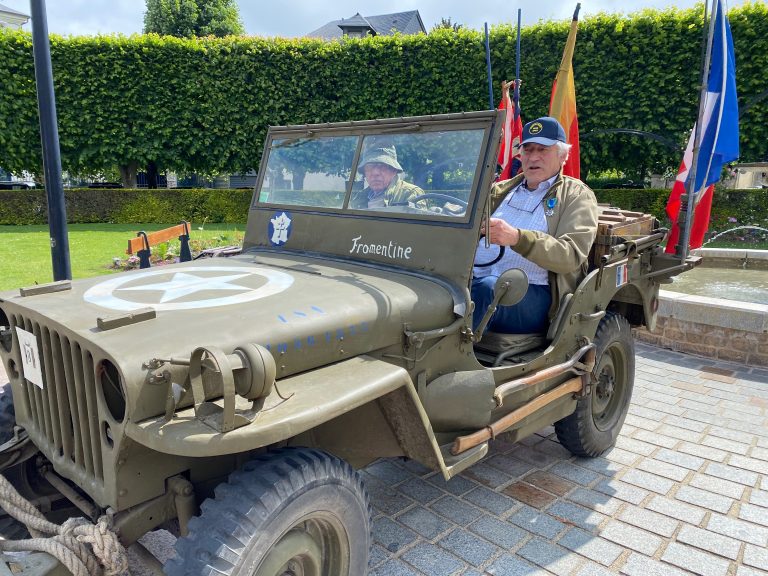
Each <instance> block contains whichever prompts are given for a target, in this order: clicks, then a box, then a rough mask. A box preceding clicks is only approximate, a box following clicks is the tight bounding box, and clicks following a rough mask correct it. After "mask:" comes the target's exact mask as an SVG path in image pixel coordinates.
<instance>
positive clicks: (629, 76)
mask: <svg viewBox="0 0 768 576" xmlns="http://www.w3.org/2000/svg"><path fill="white" fill-rule="evenodd" d="M702 14H703V10H702V6H701V5H699V7H698V8H695V9H690V10H677V9H669V10H665V11H651V10H645V11H642V12H638V13H635V14H632V15H629V16H627V15H622V14H600V15H598V16H595V17H592V18H587V19H585V20H584V21H583V22H581V23H580V27H579V33H578V40H577V44H576V51H575V56H574V70H575V79H576V91H577V101H578V108H579V125H580V129H581V139H582V163H583V170H582V174H584V175H587V173H588V172H590V171H591V172H594V173H596V172H598V171H602V170H607V169H616V170H619V171H621V172H623V173H624V174H625V175H627V177H631V178H633V179H635V180H637V181H640V177H641V176H644V175H646V174H647V173H649V172H659V173H662V172H664V171H665V170H666V171H671V172H674V171H675V170H676V168H677V166H678V165H679V162H680V157H681V151H679V150H675V149H673V148H668V147H665V146H664V145H662V144H660V143H658V142H656V141H654V140H651V139H641V138H638V137H636V136H629V135H626V134H610V133H605V132H601V131H604V130H610V129H616V128H622V129H634V130H643V131H648V132H652V133H654V134H657V135H659V136H661V137H664V138H666V139H667V140H668V141H671V142H672V143H673V144H677V145H679V146H682V145H683V144H684V143H685V141H686V140H687V135H688V132H689V131H690V129H691V127H692V125H693V122H694V120H695V117H696V111H697V107H696V103H697V98H698V90H697V85H698V83H699V82H700V78H699V69H700V54H701V51H700V43H701V30H702ZM729 17H730V21H731V25H732V29H733V38H734V42H735V47H736V58H737V71H738V72H737V85H738V93H739V100H740V104H741V107H742V111H743V112H744V115H743V117H742V131H741V146H742V160H743V161H758V160H765V159H767V158H768V99H761V98H762V97H763V96H765V95H766V92H765V81H764V78H765V70H766V69H768V6H767V5H766V4H765V3H762V2H757V3H747V4H744V5H742V6H739V7H737V8H734V9H732V10H731V11H730V12H729ZM568 27H569V23H568V22H542V23H538V24H535V25H532V26H527V27H525V28H524V29H523V31H522V35H521V47H522V57H521V71H522V72H521V76H522V79H523V88H522V96H521V108H522V114H523V118H524V119H531V118H534V117H537V116H540V115H543V114H545V113H546V112H547V110H548V102H549V96H550V91H551V86H552V80H553V78H554V75H555V72H556V69H557V66H558V64H559V61H560V58H561V55H562V51H563V45H564V42H565V38H566V36H567V33H568ZM515 36H516V31H515V29H514V27H513V26H512V25H511V24H501V25H498V26H495V27H492V29H491V33H490V41H491V60H492V67H493V81H494V87H495V90H496V99H497V100H498V86H499V83H500V81H501V80H502V79H510V78H512V77H513V76H514V70H515V40H516V38H515ZM51 57H52V61H53V72H54V83H55V88H56V98H57V103H58V116H59V135H60V139H61V151H62V164H63V168H64V169H65V170H68V171H70V172H72V173H75V174H83V173H94V172H97V171H100V170H107V169H114V167H115V166H117V165H122V166H127V165H134V166H135V165H139V166H143V165H146V163H147V162H149V161H154V162H156V163H157V165H158V167H159V168H160V170H161V171H162V170H172V171H175V172H177V173H189V172H198V173H205V174H215V173H217V172H229V173H233V172H246V171H248V170H250V169H257V168H258V164H259V161H260V158H261V151H262V146H263V142H264V136H265V134H266V130H267V127H268V126H269V125H283V124H301V123H318V122H333V121H346V120H361V119H369V118H382V117H399V116H410V115H420V114H439V113H446V112H460V111H469V110H478V109H484V108H486V107H487V106H488V92H487V81H486V68H485V49H484V43H483V36H482V34H481V33H480V32H479V31H475V30H468V29H460V30H459V31H452V30H438V31H435V32H433V33H430V34H428V35H424V34H420V35H410V36H403V35H395V36H376V37H371V38H365V39H352V38H345V39H342V40H339V41H332V42H325V41H321V40H316V39H307V38H302V39H284V38H260V37H228V38H194V39H181V38H173V37H160V36H157V35H153V34H148V35H133V36H130V37H125V36H95V37H67V38H62V37H60V36H55V35H52V36H51ZM0 78H2V79H3V80H2V82H3V89H2V90H0V166H2V167H3V168H5V169H8V170H10V171H12V172H15V173H20V172H21V171H23V170H27V171H30V172H33V173H40V172H41V169H40V166H41V160H40V138H39V135H38V119H37V104H36V99H35V83H34V71H33V59H32V41H31V37H30V35H29V34H28V33H26V32H21V31H8V30H2V31H0Z"/></svg>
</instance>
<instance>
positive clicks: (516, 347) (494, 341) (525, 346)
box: [475, 293, 573, 366]
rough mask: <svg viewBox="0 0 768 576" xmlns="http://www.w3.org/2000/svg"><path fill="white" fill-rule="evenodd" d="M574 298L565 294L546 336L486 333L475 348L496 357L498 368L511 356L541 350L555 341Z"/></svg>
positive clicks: (495, 363) (495, 364)
mask: <svg viewBox="0 0 768 576" xmlns="http://www.w3.org/2000/svg"><path fill="white" fill-rule="evenodd" d="M572 298H573V294H572V293H568V294H563V297H562V299H561V300H560V305H559V306H558V307H557V314H556V315H555V317H554V318H553V319H552V322H550V323H549V329H548V330H547V333H546V334H502V333H500V332H490V331H486V332H485V333H484V334H483V337H482V338H481V339H480V341H479V342H477V343H475V348H476V349H477V350H479V351H482V352H485V353H487V354H493V355H495V356H496V360H495V361H494V366H498V365H499V364H500V363H501V362H502V361H503V360H504V359H506V358H508V357H510V356H514V355H516V354H523V353H524V352H528V351H529V350H534V349H536V348H540V347H541V346H543V345H544V344H546V343H548V342H551V341H552V340H554V338H555V335H556V334H557V332H558V329H559V328H560V325H561V324H562V323H563V319H564V318H565V316H566V314H567V310H568V308H569V304H570V303H571V299H572Z"/></svg>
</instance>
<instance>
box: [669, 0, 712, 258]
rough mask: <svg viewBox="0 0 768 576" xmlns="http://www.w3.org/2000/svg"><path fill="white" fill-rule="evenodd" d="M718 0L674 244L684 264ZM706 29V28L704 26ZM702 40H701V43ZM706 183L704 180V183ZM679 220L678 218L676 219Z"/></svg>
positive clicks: (705, 58)
mask: <svg viewBox="0 0 768 576" xmlns="http://www.w3.org/2000/svg"><path fill="white" fill-rule="evenodd" d="M718 1H719V0H712V14H711V16H710V17H709V32H708V34H707V40H706V48H705V50H704V58H703V60H704V69H703V71H702V74H701V89H700V90H699V116H698V119H697V120H696V126H695V128H694V136H693V158H692V160H691V167H690V170H689V171H688V180H687V181H686V184H685V194H686V197H687V198H686V201H685V202H683V203H682V205H681V209H685V226H684V227H683V229H682V233H681V234H680V236H679V238H678V243H677V246H675V255H676V256H678V257H679V258H680V263H681V264H684V263H685V260H686V258H687V257H688V245H689V244H690V238H691V227H692V225H693V211H694V210H695V208H696V194H697V193H698V190H696V189H695V187H696V171H697V167H698V163H699V148H700V147H701V125H702V122H703V120H704V109H705V107H706V99H707V85H708V84H709V63H710V58H711V57H712V37H713V35H714V30H715V10H716V9H717V2H718ZM706 21H707V4H706V3H705V4H704V22H705V23H706ZM705 29H706V28H705ZM703 44H704V42H702V45H703ZM704 184H705V185H706V182H705V183H704ZM678 221H679V219H678Z"/></svg>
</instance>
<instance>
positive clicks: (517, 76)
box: [513, 8, 522, 120]
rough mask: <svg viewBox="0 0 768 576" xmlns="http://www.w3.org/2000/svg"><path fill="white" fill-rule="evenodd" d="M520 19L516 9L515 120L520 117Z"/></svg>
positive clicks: (519, 12)
mask: <svg viewBox="0 0 768 576" xmlns="http://www.w3.org/2000/svg"><path fill="white" fill-rule="evenodd" d="M521 17H522V10H521V9H520V8H518V9H517V47H516V49H515V90H514V93H513V94H514V96H513V98H514V101H515V120H517V117H518V116H520V18H521Z"/></svg>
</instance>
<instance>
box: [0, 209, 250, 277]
mask: <svg viewBox="0 0 768 576" xmlns="http://www.w3.org/2000/svg"><path fill="white" fill-rule="evenodd" d="M172 225H173V224H168V225H164V224H70V225H69V226H68V231H69V257H70V261H71V264H72V278H88V277H90V276H99V275H101V274H110V273H112V272H114V269H110V266H111V264H112V259H113V258H125V257H126V253H125V250H126V248H127V247H128V239H129V238H132V237H134V236H136V232H137V231H139V230H144V231H146V232H151V231H154V230H161V229H163V228H166V227H167V226H172ZM244 229H245V225H244V224H238V225H236V224H207V225H206V226H205V229H204V230H200V229H198V228H196V227H195V225H194V224H193V225H192V230H191V231H190V239H191V240H192V242H193V243H194V242H195V241H205V242H210V243H211V244H214V245H223V246H225V245H230V244H238V243H239V242H240V240H241V238H242V233H243V231H244ZM49 237H50V234H49V231H48V226H47V225H43V226H0V290H8V289H14V288H19V287H21V286H30V285H32V284H35V283H38V284H44V283H46V282H51V281H53V268H52V264H51V247H50V240H49ZM176 244H178V241H177V242H176Z"/></svg>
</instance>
